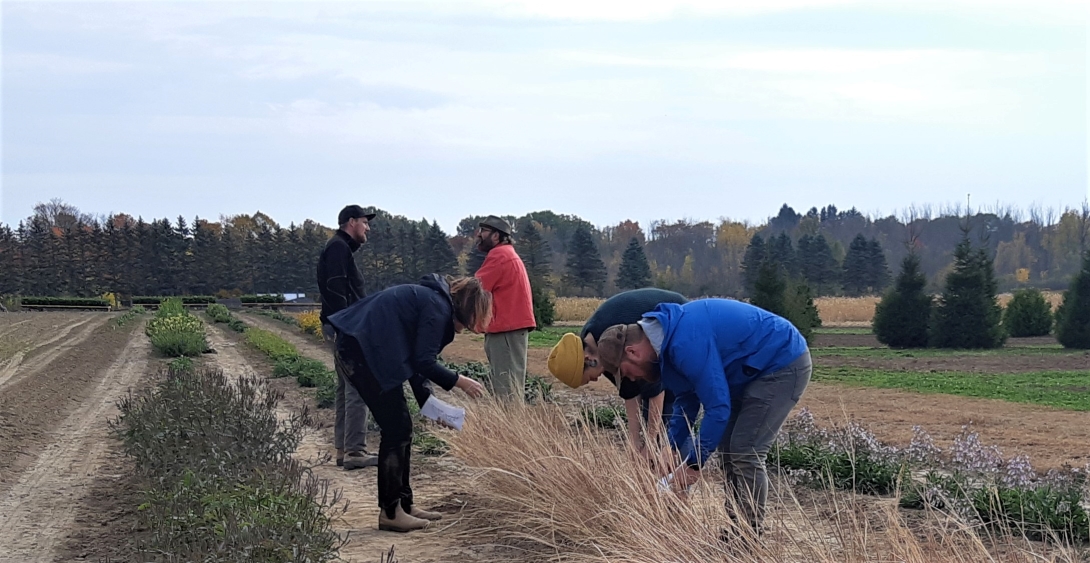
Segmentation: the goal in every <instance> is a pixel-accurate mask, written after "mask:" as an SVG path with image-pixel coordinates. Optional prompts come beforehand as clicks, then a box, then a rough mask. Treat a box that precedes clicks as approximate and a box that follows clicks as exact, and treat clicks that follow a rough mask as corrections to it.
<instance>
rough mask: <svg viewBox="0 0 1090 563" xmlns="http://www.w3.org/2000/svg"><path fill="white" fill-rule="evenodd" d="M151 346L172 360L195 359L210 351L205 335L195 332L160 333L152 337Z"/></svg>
mask: <svg viewBox="0 0 1090 563" xmlns="http://www.w3.org/2000/svg"><path fill="white" fill-rule="evenodd" d="M151 345H152V346H154V347H155V349H156V350H158V351H159V352H160V353H161V354H163V355H164V356H169V357H172V358H177V357H180V356H189V357H195V356H199V355H201V354H203V353H204V352H205V350H208V341H207V340H205V337H204V334H203V333H202V334H197V333H193V332H177V331H165V332H158V333H156V334H155V335H153V336H152V337H151Z"/></svg>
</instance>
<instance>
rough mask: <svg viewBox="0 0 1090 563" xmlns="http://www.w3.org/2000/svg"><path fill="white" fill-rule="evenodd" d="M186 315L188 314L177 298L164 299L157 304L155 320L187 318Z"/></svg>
mask: <svg viewBox="0 0 1090 563" xmlns="http://www.w3.org/2000/svg"><path fill="white" fill-rule="evenodd" d="M188 314H189V312H188V311H186V310H185V305H184V304H183V303H182V300H181V299H180V298H178V297H171V298H168V299H164V300H163V301H162V302H161V303H159V309H158V310H156V311H155V317H156V318H165V317H181V316H187V315H188ZM189 316H191V315H189ZM194 318H196V317H194Z"/></svg>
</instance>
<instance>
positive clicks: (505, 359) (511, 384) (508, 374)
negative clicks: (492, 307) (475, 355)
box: [484, 328, 530, 401]
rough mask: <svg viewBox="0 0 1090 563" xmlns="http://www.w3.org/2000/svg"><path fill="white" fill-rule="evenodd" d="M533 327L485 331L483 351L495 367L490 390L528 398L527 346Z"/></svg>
mask: <svg viewBox="0 0 1090 563" xmlns="http://www.w3.org/2000/svg"><path fill="white" fill-rule="evenodd" d="M529 338H530V330H529V329H525V328H524V329H522V330H512V331H510V332H497V333H495V334H486V335H484V353H485V355H486V356H488V364H489V366H491V368H492V377H491V378H490V379H489V387H490V389H489V391H490V392H491V393H492V394H493V395H495V396H496V397H500V398H503V399H516V398H517V399H518V400H520V401H522V400H525V398H526V346H527V343H528V341H529Z"/></svg>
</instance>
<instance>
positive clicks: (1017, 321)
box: [1003, 288, 1052, 337]
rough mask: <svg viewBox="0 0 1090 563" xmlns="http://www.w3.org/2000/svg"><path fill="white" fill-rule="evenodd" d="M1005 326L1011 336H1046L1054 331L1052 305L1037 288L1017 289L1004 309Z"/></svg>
mask: <svg viewBox="0 0 1090 563" xmlns="http://www.w3.org/2000/svg"><path fill="white" fill-rule="evenodd" d="M1003 327H1004V328H1005V329H1006V330H1007V334H1009V335H1011V336H1016V337H1019V336H1045V335H1047V334H1048V333H1050V332H1052V307H1051V306H1049V304H1048V301H1045V296H1044V295H1042V294H1041V292H1040V291H1039V290H1037V289H1032V288H1031V289H1023V290H1019V291H1016V292H1014V297H1012V298H1011V301H1010V303H1007V309H1006V310H1005V311H1003Z"/></svg>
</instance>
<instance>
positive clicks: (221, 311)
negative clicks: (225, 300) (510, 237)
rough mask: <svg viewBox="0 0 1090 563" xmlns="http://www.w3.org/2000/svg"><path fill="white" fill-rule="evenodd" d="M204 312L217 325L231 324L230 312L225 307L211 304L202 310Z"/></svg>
mask: <svg viewBox="0 0 1090 563" xmlns="http://www.w3.org/2000/svg"><path fill="white" fill-rule="evenodd" d="M204 312H205V313H206V314H207V315H208V316H209V317H212V320H213V321H215V322H217V323H229V322H231V311H230V310H229V309H228V308H227V306H226V305H222V304H220V303H213V304H211V305H209V306H208V308H207V309H205V310H204Z"/></svg>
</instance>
